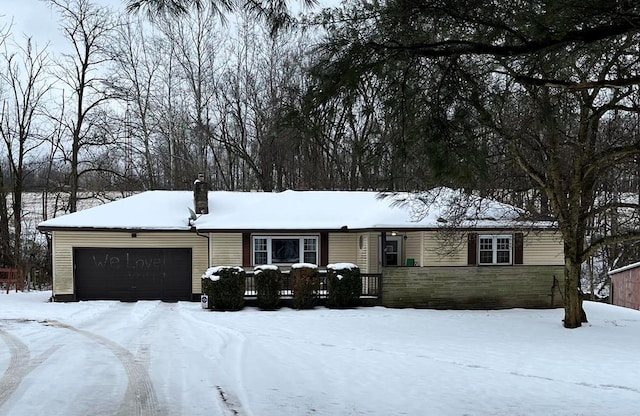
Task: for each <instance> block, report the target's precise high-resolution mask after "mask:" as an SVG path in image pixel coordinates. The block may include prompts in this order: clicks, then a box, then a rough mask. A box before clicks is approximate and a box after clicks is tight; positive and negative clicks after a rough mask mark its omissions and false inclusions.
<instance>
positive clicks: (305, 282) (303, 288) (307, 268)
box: [289, 263, 320, 309]
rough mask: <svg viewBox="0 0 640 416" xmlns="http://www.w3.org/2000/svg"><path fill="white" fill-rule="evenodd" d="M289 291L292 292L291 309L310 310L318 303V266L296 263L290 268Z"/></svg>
mask: <svg viewBox="0 0 640 416" xmlns="http://www.w3.org/2000/svg"><path fill="white" fill-rule="evenodd" d="M289 273H290V275H291V289H292V290H293V307H294V308H296V309H311V308H313V307H314V306H316V303H317V301H318V290H319V289H320V278H319V274H318V266H316V265H315V264H308V263H297V264H294V265H292V266H291V271H290V272H289Z"/></svg>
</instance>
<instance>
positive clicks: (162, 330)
mask: <svg viewBox="0 0 640 416" xmlns="http://www.w3.org/2000/svg"><path fill="white" fill-rule="evenodd" d="M49 296H50V293H48V292H35V293H11V294H9V295H7V294H5V293H2V294H0V415H3V416H14V415H15V416H19V415H25V416H27V415H28V416H33V415H65V416H86V415H92V416H94V415H95V416H97V415H172V416H173V415H185V416H197V415H206V416H212V415H243V416H246V415H255V416H286V415H293V416H298V415H326V416H336V415H380V416H389V415H420V416H422V415H505V416H506V415H508V416H514V415H528V416H531V415H544V416H548V415H555V416H559V415H590V416H593V415H629V416H631V415H637V414H639V412H640V410H639V409H640V360H639V359H638V348H639V346H640V312H639V311H634V310H628V309H623V308H618V307H614V306H610V305H604V304H596V303H587V304H586V310H587V313H588V316H589V319H590V323H589V324H587V325H585V326H584V327H582V328H580V329H574V330H567V329H563V328H562V325H561V318H562V311H561V310H558V309H556V310H522V309H515V310H501V311H436V310H415V309H402V310H400V309H386V308H382V307H375V308H358V309H351V310H329V309H325V308H320V307H319V308H316V309H314V310H307V311H296V310H291V309H288V308H283V309H281V310H278V311H273V312H264V311H259V310H257V309H255V308H245V309H244V310H242V311H239V312H214V311H208V310H203V309H201V307H200V304H199V303H189V302H180V303H162V302H137V303H120V302H112V301H98V302H80V303H67V304H61V303H47V299H48V298H49Z"/></svg>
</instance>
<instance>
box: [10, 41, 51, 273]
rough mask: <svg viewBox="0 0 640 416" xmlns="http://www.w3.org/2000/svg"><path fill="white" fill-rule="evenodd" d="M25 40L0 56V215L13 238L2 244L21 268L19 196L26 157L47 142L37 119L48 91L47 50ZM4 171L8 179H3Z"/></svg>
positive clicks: (12, 260)
mask: <svg viewBox="0 0 640 416" xmlns="http://www.w3.org/2000/svg"><path fill="white" fill-rule="evenodd" d="M25 43H26V45H25V46H24V47H21V46H18V47H17V48H15V50H14V51H10V50H9V49H8V48H5V50H4V52H3V53H2V55H1V57H0V59H1V60H2V63H3V67H4V70H3V71H2V72H1V73H0V80H1V81H2V83H3V84H5V85H6V86H7V87H6V92H5V94H3V97H2V105H1V108H0V136H1V137H2V140H3V143H2V144H3V148H4V149H3V150H4V151H3V152H2V154H3V155H5V160H6V161H7V164H6V166H7V167H8V171H6V172H0V185H2V195H1V196H2V205H3V208H2V209H0V214H2V216H3V220H2V224H3V226H2V228H3V229H4V230H3V232H2V233H3V234H7V233H8V230H7V229H5V227H6V226H7V225H10V229H11V231H12V233H11V235H12V237H13V238H11V239H10V240H9V239H8V240H7V241H10V243H9V245H10V247H9V246H5V247H4V248H3V251H4V255H5V259H4V260H5V261H7V257H8V261H9V262H11V263H12V264H14V265H18V266H19V267H21V268H22V267H23V266H24V265H25V258H24V257H23V252H22V242H23V233H22V231H23V230H22V221H23V216H22V214H23V209H22V205H23V204H22V197H23V193H24V190H25V180H26V179H27V178H28V176H29V175H30V174H31V173H32V172H31V171H30V170H29V169H28V167H27V166H28V165H27V162H28V161H29V158H32V159H35V158H36V157H37V151H38V149H40V148H42V147H43V145H44V144H45V143H46V142H45V140H44V139H43V136H42V132H41V131H39V129H40V127H41V126H40V125H39V122H38V119H42V118H43V117H44V114H45V111H44V105H45V99H46V98H47V97H49V93H50V91H51V78H50V76H49V75H50V74H49V72H48V70H49V57H48V55H47V53H46V51H45V50H38V49H37V48H36V47H34V45H33V43H32V41H31V39H29V38H28V39H26V40H25ZM3 165H4V164H3ZM5 174H6V175H8V178H5ZM7 188H9V189H11V191H10V193H11V196H12V198H11V204H10V210H7V207H6V193H5V189H7ZM5 218H7V219H5ZM8 219H10V221H9V220H8ZM9 222H10V224H8V223H9Z"/></svg>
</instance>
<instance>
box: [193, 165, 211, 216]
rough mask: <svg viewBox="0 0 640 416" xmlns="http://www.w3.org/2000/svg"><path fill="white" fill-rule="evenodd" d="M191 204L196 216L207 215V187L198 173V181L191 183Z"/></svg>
mask: <svg viewBox="0 0 640 416" xmlns="http://www.w3.org/2000/svg"><path fill="white" fill-rule="evenodd" d="M193 204H194V207H195V211H196V214H208V213H209V186H208V185H207V182H205V180H204V174H202V173H199V174H198V179H196V180H195V181H194V182H193Z"/></svg>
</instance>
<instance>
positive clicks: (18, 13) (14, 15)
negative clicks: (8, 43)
mask: <svg viewBox="0 0 640 416" xmlns="http://www.w3.org/2000/svg"><path fill="white" fill-rule="evenodd" d="M93 2H94V3H96V4H99V5H104V6H108V7H110V8H112V9H115V10H118V9H119V10H123V9H124V0H93ZM12 22H13V26H12V30H11V31H12V32H13V35H14V38H15V40H16V42H18V43H19V44H22V43H23V42H22V40H23V39H25V37H32V38H33V39H34V40H35V42H36V44H37V46H38V48H39V49H42V48H44V47H45V46H46V45H47V44H50V45H51V48H52V49H54V50H55V49H57V47H56V45H60V43H61V42H65V41H64V40H63V39H62V35H61V34H60V25H59V16H58V14H57V13H56V12H55V11H54V10H53V9H52V8H51V6H50V5H49V2H48V1H45V0H0V26H3V27H4V26H7V25H9V24H11V23H12Z"/></svg>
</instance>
